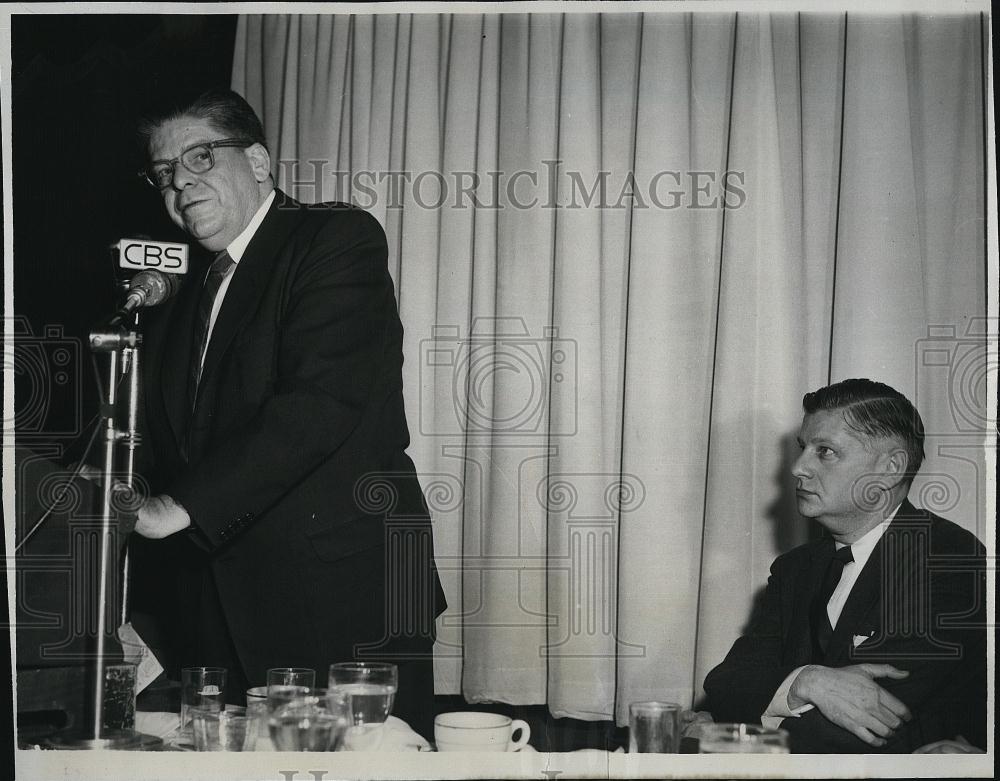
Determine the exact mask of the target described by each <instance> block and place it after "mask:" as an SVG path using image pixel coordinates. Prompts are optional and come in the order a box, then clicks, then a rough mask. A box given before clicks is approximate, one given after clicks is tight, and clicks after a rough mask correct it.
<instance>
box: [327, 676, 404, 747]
mask: <svg viewBox="0 0 1000 781" xmlns="http://www.w3.org/2000/svg"><path fill="white" fill-rule="evenodd" d="M328 686H329V689H330V691H331V692H333V691H336V692H338V693H339V694H340V695H341V696H343V697H344V698H345V703H346V706H347V710H348V714H349V722H350V726H349V727H348V730H347V734H346V735H345V736H344V748H345V749H347V750H349V751H375V750H377V749H378V748H379V746H380V745H381V744H382V735H383V725H384V724H385V720H386V719H387V718H389V712H390V711H391V710H392V701H393V699H394V698H395V696H396V690H397V688H398V687H399V671H398V670H397V668H396V665H394V664H387V663H380V662H338V663H336V664H331V665H330V679H329V684H328Z"/></svg>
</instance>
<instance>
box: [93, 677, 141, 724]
mask: <svg viewBox="0 0 1000 781" xmlns="http://www.w3.org/2000/svg"><path fill="white" fill-rule="evenodd" d="M137 670H138V665H136V664H134V663H133V662H116V663H111V664H105V665H104V688H103V690H102V691H103V695H102V700H101V704H102V708H101V728H102V729H103V730H110V731H114V732H133V731H134V730H135V688H136V672H137Z"/></svg>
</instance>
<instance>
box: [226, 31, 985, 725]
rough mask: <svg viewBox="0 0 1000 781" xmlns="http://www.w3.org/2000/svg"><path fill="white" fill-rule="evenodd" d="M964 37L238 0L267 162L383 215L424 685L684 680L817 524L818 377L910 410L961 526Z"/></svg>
mask: <svg viewBox="0 0 1000 781" xmlns="http://www.w3.org/2000/svg"><path fill="white" fill-rule="evenodd" d="M985 29H986V28H985V27H984V22H983V20H982V19H981V18H980V16H978V15H964V16H955V17H942V16H935V17H933V18H924V17H914V16H905V17H902V16H894V17H874V16H871V15H865V16H858V17H856V18H855V17H853V16H850V15H848V16H845V15H832V16H816V15H774V16H769V15H754V14H739V15H733V14H717V13H712V14H707V13H706V14H693V15H692V14H679V13H655V14H653V13H647V14H618V13H616V14H577V13H573V14H565V15H555V14H532V15H519V14H509V15H434V14H425V15H372V16H349V15H335V16H290V17H289V16H263V17H261V16H248V17H242V18H241V20H240V22H239V27H238V34H237V42H236V56H235V64H234V68H233V86H234V88H235V89H236V90H237V91H239V92H241V93H242V94H244V95H245V96H246V97H247V99H248V100H249V101H250V103H251V104H252V105H253V106H254V107H255V108H256V109H257V110H258V111H259V113H260V114H261V116H262V118H263V121H264V124H265V130H266V133H267V136H268V138H269V140H270V142H271V147H272V156H273V158H274V161H275V173H276V177H277V181H278V184H279V186H281V187H282V188H284V189H286V190H288V191H289V192H291V193H292V194H293V195H295V196H297V197H299V198H300V199H302V200H306V201H318V200H333V199H339V200H353V201H354V202H355V203H358V204H359V205H361V206H363V207H365V208H368V209H370V211H372V212H373V213H374V214H375V215H376V216H377V217H378V219H379V220H380V221H381V222H382V224H383V225H384V226H385V229H386V232H387V235H388V239H389V247H390V270H391V272H392V275H393V278H394V280H395V283H396V291H397V295H398V299H399V307H400V314H401V317H402V320H403V324H404V327H405V329H406V337H405V345H404V348H405V366H404V385H405V394H406V403H407V415H408V420H409V423H410V429H411V434H412V445H411V447H410V454H411V455H412V457H413V459H414V461H415V462H416V464H417V468H418V471H419V472H420V474H421V478H422V481H423V485H424V488H425V491H426V492H427V494H428V499H429V502H430V505H431V507H432V510H433V515H434V540H435V547H436V554H437V559H438V564H439V567H440V569H441V571H442V578H443V581H444V587H445V591H446V594H447V597H448V603H449V608H448V611H447V612H446V613H445V614H444V615H443V616H442V618H441V619H440V620H439V622H438V634H439V641H438V643H437V646H436V649H435V651H436V686H437V691H438V692H439V693H459V692H461V693H462V694H464V695H465V696H466V698H468V699H469V700H470V701H484V700H495V701H501V702H508V703H516V704H531V703H546V704H547V705H548V706H549V708H550V710H551V712H552V713H553V714H554V715H556V716H574V717H578V718H583V719H602V718H617V719H618V721H619V723H621V722H622V721H625V720H627V705H628V703H629V702H631V701H636V700H648V699H666V700H675V701H680V702H682V703H685V704H687V703H690V702H691V701H692V699H697V697H698V696H699V695H700V693H701V682H702V681H703V679H704V676H705V673H706V672H707V671H708V670H709V669H710V668H711V667H712V666H714V665H715V664H717V663H718V662H719V661H720V660H721V659H722V657H723V656H724V655H725V653H726V651H727V650H728V648H729V646H730V645H731V643H732V641H733V640H734V638H735V637H736V636H737V635H738V633H739V632H740V629H741V628H742V627H743V626H744V625H745V623H746V621H747V619H748V617H749V614H750V610H751V607H752V604H753V600H754V597H755V595H756V594H757V593H758V592H759V591H760V589H761V587H762V586H763V584H764V582H765V580H766V578H767V572H768V567H769V565H770V562H771V561H772V560H773V559H774V557H775V556H776V555H777V554H778V553H781V552H783V551H785V550H788V549H789V548H791V547H793V546H794V545H796V544H798V543H800V542H803V541H805V540H806V539H808V537H809V535H810V530H809V524H808V523H807V522H806V521H804V520H802V519H800V518H799V517H798V516H797V514H796V512H795V505H794V498H793V496H792V491H791V490H790V486H791V480H790V478H789V476H788V470H789V467H790V464H791V461H792V459H793V458H794V456H795V455H796V453H797V447H796V445H795V443H794V433H795V430H796V429H797V426H798V423H799V420H800V417H801V406H800V404H801V398H802V395H803V394H804V393H805V392H807V391H810V390H814V389H816V388H817V387H819V386H822V385H825V384H827V383H828V382H830V381H836V380H839V379H844V378H847V377H854V376H859V377H865V376H866V377H872V378H875V379H879V380H882V381H885V382H888V383H890V384H891V385H893V386H895V387H896V388H898V389H900V390H901V391H903V392H904V393H906V394H907V395H908V396H909V397H910V398H911V399H913V400H914V401H915V402H916V403H917V405H918V407H919V408H920V410H921V411H922V413H923V415H924V417H925V420H926V423H927V429H928V433H929V434H930V435H931V436H930V437H929V440H928V447H927V451H928V456H929V458H928V461H927V462H926V467H925V473H926V475H927V476H926V477H924V478H923V479H922V480H921V481H918V483H916V484H915V486H914V489H913V491H912V492H911V499H913V500H914V501H915V502H916V503H917V504H922V505H924V506H926V507H928V508H929V509H932V510H935V511H939V512H943V513H945V514H947V515H949V516H950V517H951V518H953V519H954V520H956V521H957V522H958V523H961V524H963V525H964V526H966V527H968V528H972V529H975V530H976V531H978V533H979V534H980V537H981V538H983V539H985V538H986V536H987V534H986V533H985V532H984V524H985V523H986V515H985V512H984V509H983V507H984V504H985V489H986V479H987V478H986V472H985V465H984V457H983V443H984V441H985V439H986V438H987V434H986V433H985V431H986V430H988V427H985V428H984V416H985V410H986V396H985V383H984V378H985V374H984V371H983V369H984V366H985V358H984V352H983V350H984V345H985V343H984V339H983V336H982V326H983V320H982V318H983V317H984V315H985V308H986V303H985V301H986V292H985V275H986V249H985V226H984V199H985V183H984V169H985V161H984V148H985V147H984V144H985V141H984V131H983V125H984V117H983V111H984V88H983V82H984V58H983V54H982V52H983V47H984V43H983V41H984V38H983V36H984V34H985V32H984V31H985ZM977 329H978V331H977Z"/></svg>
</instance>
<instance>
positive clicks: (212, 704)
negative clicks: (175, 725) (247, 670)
mask: <svg viewBox="0 0 1000 781" xmlns="http://www.w3.org/2000/svg"><path fill="white" fill-rule="evenodd" d="M225 704H226V668H225V667H185V668H184V669H183V670H181V725H180V726H181V729H182V730H185V731H187V730H189V729H190V722H191V710H192V709H193V708H199V709H200V710H207V711H221V710H223V709H224V708H225Z"/></svg>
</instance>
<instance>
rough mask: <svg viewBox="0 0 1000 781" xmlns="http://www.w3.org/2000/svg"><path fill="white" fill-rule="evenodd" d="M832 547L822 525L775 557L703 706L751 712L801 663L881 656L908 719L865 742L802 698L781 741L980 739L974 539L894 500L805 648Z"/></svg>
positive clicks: (902, 748)
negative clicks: (823, 632)
mask: <svg viewBox="0 0 1000 781" xmlns="http://www.w3.org/2000/svg"><path fill="white" fill-rule="evenodd" d="M833 551H834V543H833V540H832V539H831V538H830V537H824V538H823V539H822V540H818V541H816V542H811V543H808V544H806V545H802V546H800V547H798V548H795V549H794V550H792V551H790V552H788V553H786V554H784V555H782V556H779V557H778V558H777V559H776V560H775V561H774V564H772V566H771V576H770V578H769V579H768V582H767V587H766V590H765V592H764V595H763V602H762V604H761V605H760V608H759V610H758V612H757V614H756V615H755V617H754V619H753V620H752V622H751V626H750V629H749V631H748V632H747V634H745V635H744V636H743V637H741V638H739V639H738V640H737V641H736V643H735V644H734V645H733V647H732V649H731V650H730V652H729V654H728V655H727V656H726V659H725V660H724V661H723V662H722V664H720V665H719V666H718V667H716V668H715V669H714V670H712V671H711V672H710V673H709V674H708V676H707V677H706V679H705V691H706V692H707V694H708V703H707V708H708V710H709V711H710V712H711V713H712V716H713V718H714V719H715V720H716V721H736V722H740V721H741V722H756V723H759V722H760V718H761V715H762V714H763V713H764V711H765V709H766V708H767V706H768V704H769V703H770V701H771V698H772V696H773V695H774V693H775V691H776V690H777V689H778V687H779V686H780V684H781V683H782V681H783V680H784V679H785V677H786V676H788V675H789V673H791V672H792V671H793V670H794V669H795V668H797V667H799V666H802V665H806V664H821V665H825V666H828V667H844V666H847V665H851V664H861V663H865V662H870V663H885V664H891V665H893V666H895V667H897V668H899V669H902V670H907V671H909V673H910V675H909V677H908V678H906V679H903V680H893V679H889V678H879V679H877V680H876V683H878V684H879V685H880V686H881V687H883V688H884V689H886V690H887V691H889V692H891V693H892V694H893V695H895V696H896V697H898V698H899V699H900V700H901V701H902V702H903V703H905V704H906V706H907V707H908V708H909V709H910V711H911V712H912V714H913V719H912V721H911V722H909V723H907V724H905V725H903V726H901V727H900V728H898V729H897V730H896V731H895V734H894V735H893V736H892V737H891V738H890V739H889V740H888V742H887V744H886V745H885V746H883V747H881V748H874V747H872V746H870V745H868V744H867V743H865V742H864V741H862V740H860V739H859V738H857V737H856V736H855V735H853V734H852V733H850V732H848V731H847V730H845V729H843V728H842V727H840V726H838V725H836V724H834V723H833V722H831V721H829V720H828V719H827V718H826V717H825V716H823V714H822V713H821V712H820V711H819V709H818V708H813V709H811V710H809V711H807V712H805V713H803V714H802V715H801V716H799V717H798V718H795V717H791V718H786V719H784V721H783V722H782V724H781V726H782V728H784V729H786V730H788V732H789V733H790V739H791V749H792V751H793V752H800V753H828V752H854V753H866V752H875V751H881V752H909V751H912V750H913V749H915V748H917V747H919V746H922V745H925V744H927V743H930V742H932V741H935V740H942V739H946V738H954V737H955V736H956V735H963V736H965V737H966V738H967V739H968V740H969V741H971V742H972V743H973V744H974V745H977V746H980V747H984V748H985V746H986V742H985V741H986V625H985V615H986V585H985V582H986V570H985V558H984V549H983V546H982V545H981V544H980V542H979V541H978V540H977V539H976V537H975V536H974V535H972V534H970V533H969V532H967V531H965V530H964V529H962V528H961V527H960V526H957V525H956V524H954V523H952V522H951V521H948V520H945V519H944V518H940V517H938V516H936V515H934V514H932V513H929V512H926V511H924V510H917V509H915V508H914V507H913V505H911V504H910V503H909V502H908V501H904V502H903V504H902V505H901V506H900V508H899V511H898V512H897V513H896V516H895V518H894V519H893V521H892V523H891V524H890V525H889V527H888V528H887V529H886V532H885V534H884V535H883V536H882V538H881V539H880V540H879V542H878V543H877V544H876V546H875V548H874V550H873V551H872V553H871V557H870V558H869V559H868V562H867V564H866V565H865V567H864V569H863V570H862V572H861V573H860V575H859V577H858V579H857V581H856V582H855V584H854V587H853V589H852V590H851V592H850V596H849V597H848V599H847V602H846V604H845V605H844V608H843V611H842V613H841V615H840V619H839V621H838V622H837V626H836V628H835V630H834V634H833V637H832V639H831V640H830V643H829V646H828V647H827V649H826V653H825V656H824V657H823V658H820V659H816V658H813V651H812V643H811V635H810V627H809V606H810V602H811V600H812V598H813V595H814V594H816V593H817V591H818V590H819V588H820V583H821V580H822V578H823V574H824V572H825V570H826V567H827V564H828V562H829V560H830V558H831V557H832V555H833ZM862 637H864V638H866V639H864V640H863V641H862V640H861V638H862ZM856 644H857V645H856Z"/></svg>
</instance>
